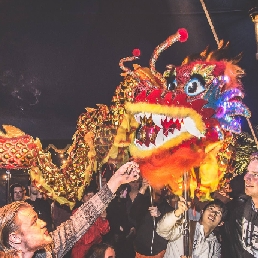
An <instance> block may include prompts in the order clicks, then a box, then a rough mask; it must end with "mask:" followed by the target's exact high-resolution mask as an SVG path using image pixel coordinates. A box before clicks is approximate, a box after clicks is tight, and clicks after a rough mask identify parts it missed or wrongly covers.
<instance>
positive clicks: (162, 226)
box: [156, 211, 183, 241]
mask: <svg viewBox="0 0 258 258" xmlns="http://www.w3.org/2000/svg"><path fill="white" fill-rule="evenodd" d="M182 223H183V219H182V218H178V217H176V215H175V212H174V211H172V212H168V213H166V214H165V215H164V216H163V217H162V218H161V220H160V221H159V222H158V224H157V229H156V231H157V233H158V235H160V236H161V237H163V238H165V239H166V240H169V241H174V240H176V239H178V238H179V237H180V236H181V235H182V231H183V226H182Z"/></svg>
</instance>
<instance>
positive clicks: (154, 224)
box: [149, 185, 156, 254]
mask: <svg viewBox="0 0 258 258" xmlns="http://www.w3.org/2000/svg"><path fill="white" fill-rule="evenodd" d="M149 190H150V201H151V206H152V207H153V196H152V194H153V193H152V188H151V186H150V185H149ZM152 219H153V231H152V238H151V254H152V251H153V250H152V248H153V242H154V236H155V230H156V229H155V227H156V221H155V217H154V216H153V217H152Z"/></svg>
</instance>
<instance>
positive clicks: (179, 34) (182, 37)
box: [150, 28, 188, 85]
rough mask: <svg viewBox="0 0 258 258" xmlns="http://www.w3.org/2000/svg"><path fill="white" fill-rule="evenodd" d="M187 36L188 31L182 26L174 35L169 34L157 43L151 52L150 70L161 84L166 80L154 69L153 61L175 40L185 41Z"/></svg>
mask: <svg viewBox="0 0 258 258" xmlns="http://www.w3.org/2000/svg"><path fill="white" fill-rule="evenodd" d="M187 38H188V32H187V30H186V29H184V28H182V29H179V30H178V31H177V33H175V34H174V35H171V36H169V37H168V38H167V39H166V40H165V41H164V42H162V43H161V44H159V45H158V46H157V47H156V48H155V50H154V52H153V54H152V57H151V59H150V70H151V73H152V74H153V75H154V76H155V77H156V78H158V79H159V80H160V81H161V82H162V83H163V84H165V85H166V81H165V79H164V78H163V76H162V75H161V74H160V73H159V72H157V71H156V70H155V63H156V61H157V59H158V57H159V56H160V54H161V53H162V52H163V51H164V50H166V49H167V48H169V47H170V46H171V45H172V44H174V43H175V42H176V41H180V42H185V41H186V40H187Z"/></svg>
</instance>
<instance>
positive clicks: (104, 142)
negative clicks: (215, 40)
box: [0, 29, 250, 207]
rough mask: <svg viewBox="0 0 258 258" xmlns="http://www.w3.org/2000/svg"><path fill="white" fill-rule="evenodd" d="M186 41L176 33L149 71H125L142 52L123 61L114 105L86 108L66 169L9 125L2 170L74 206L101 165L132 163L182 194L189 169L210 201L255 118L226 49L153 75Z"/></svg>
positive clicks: (156, 183)
mask: <svg viewBox="0 0 258 258" xmlns="http://www.w3.org/2000/svg"><path fill="white" fill-rule="evenodd" d="M187 37H188V35H187V31H186V30H185V29H179V30H178V32H177V33H176V34H174V35H171V36H170V37H169V38H168V39H167V40H166V41H164V42H163V43H161V44H160V45H159V46H157V47H156V49H155V50H154V53H153V55H152V57H151V59H150V65H149V68H147V67H141V66H140V65H137V64H133V70H131V69H129V68H127V67H126V66H125V62H128V61H130V62H131V61H134V60H136V59H137V58H138V56H139V55H140V52H139V50H137V49H135V50H134V51H133V56H132V57H127V58H124V59H122V60H121V61H120V64H119V65H120V68H121V69H122V70H123V73H122V76H124V80H123V82H121V83H120V85H119V86H118V87H117V88H116V90H115V94H114V96H113V98H112V101H111V105H110V106H106V105H100V104H99V105H97V108H96V109H94V108H86V112H84V113H83V114H81V115H80V117H79V119H78V122H77V131H76V132H75V134H74V136H73V144H72V145H71V147H70V148H69V150H68V151H67V153H68V154H69V156H68V159H67V162H66V163H65V164H64V165H63V166H62V167H61V168H58V167H57V166H55V165H54V164H53V163H52V162H51V155H50V153H49V152H46V151H44V150H43V149H42V146H41V144H40V141H39V140H38V139H37V140H33V138H32V137H30V136H28V135H26V134H25V133H23V132H22V131H20V130H19V129H17V128H14V127H12V126H5V127H4V129H5V130H6V133H1V135H0V156H1V157H0V166H1V167H2V168H6V169H12V168H16V169H19V168H27V169H29V170H30V175H31V178H32V179H33V180H34V181H35V182H36V184H37V186H38V187H40V188H41V189H43V190H44V191H45V192H46V193H47V194H48V195H49V196H50V197H51V198H53V199H55V200H57V201H59V202H60V203H69V204H70V206H71V207H72V206H73V204H74V201H75V199H76V198H78V197H79V198H80V197H81V195H82V191H83V188H84V186H85V185H86V184H87V183H88V182H89V181H90V178H91V176H92V173H93V172H94V171H97V169H98V168H99V167H100V166H101V165H102V164H104V163H105V162H108V161H112V160H116V162H118V164H122V163H125V162H126V161H128V160H129V159H134V160H135V161H137V162H138V163H139V165H140V169H141V173H142V176H143V177H145V178H147V179H148V181H149V182H150V184H151V185H152V187H154V188H155V187H157V188H159V187H162V186H164V185H169V186H170V188H171V189H172V191H174V192H176V193H178V194H180V193H181V191H182V175H183V173H184V172H185V171H188V173H189V177H190V189H191V191H190V192H191V196H193V194H194V193H197V194H198V196H199V197H200V199H202V200H207V199H209V198H210V193H211V192H213V191H215V190H216V189H217V188H218V186H219V184H220V183H221V182H222V179H223V176H224V174H225V173H226V172H227V169H228V163H229V162H228V161H229V160H230V152H229V151H228V146H229V144H230V143H231V142H232V140H233V138H234V135H235V134H239V133H240V132H241V125H240V120H239V116H244V117H250V111H249V110H248V108H247V107H246V106H245V105H244V104H243V103H242V99H243V92H242V84H241V81H240V79H241V77H242V76H243V75H244V71H243V70H242V69H241V68H240V67H239V66H237V61H236V60H226V59H221V53H223V51H224V50H225V48H226V47H227V45H226V46H224V45H223V43H221V45H220V46H219V48H218V49H217V50H216V51H212V52H210V51H208V50H207V49H206V50H205V51H203V52H202V53H200V54H198V55H195V56H189V57H187V58H185V60H184V61H183V63H182V64H181V65H180V66H174V65H167V70H166V71H165V72H164V73H163V75H162V74H161V73H159V72H158V71H156V69H155V63H156V61H157V59H158V57H159V55H160V54H161V53H162V52H163V51H164V50H166V49H167V48H168V47H170V46H171V45H172V44H173V43H175V42H176V41H181V42H184V41H185V40H186V39H187Z"/></svg>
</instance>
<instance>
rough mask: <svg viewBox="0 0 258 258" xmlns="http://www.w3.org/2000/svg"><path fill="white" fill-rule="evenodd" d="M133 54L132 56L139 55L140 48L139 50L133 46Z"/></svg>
mask: <svg viewBox="0 0 258 258" xmlns="http://www.w3.org/2000/svg"><path fill="white" fill-rule="evenodd" d="M133 55H134V56H140V55H141V50H140V49H139V48H135V49H134V50H133Z"/></svg>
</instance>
